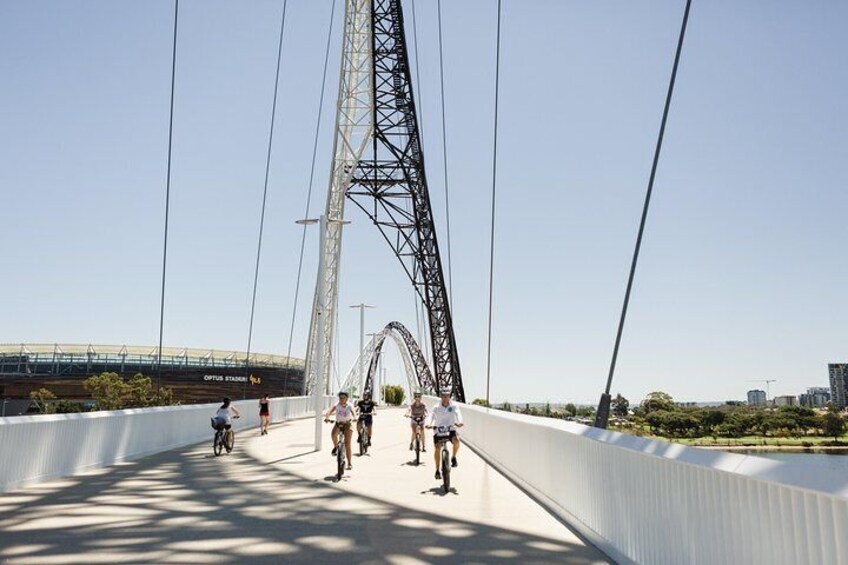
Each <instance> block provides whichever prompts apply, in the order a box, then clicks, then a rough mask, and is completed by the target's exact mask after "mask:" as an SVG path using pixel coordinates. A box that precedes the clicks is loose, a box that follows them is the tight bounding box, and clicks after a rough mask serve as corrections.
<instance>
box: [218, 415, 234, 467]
mask: <svg viewBox="0 0 848 565" xmlns="http://www.w3.org/2000/svg"><path fill="white" fill-rule="evenodd" d="M233 418H234V419H235V418H238V416H233ZM212 427H213V428H215V436H214V437H213V438H212V453H214V454H215V457H218V456H219V455H221V453H223V452H224V450H225V449H226V450H227V453H231V452H232V451H233V446H234V445H235V444H236V434H235V432H234V431H233V429H232V428H228V427H227V426H226V424H218V420H217V419H216V418H212Z"/></svg>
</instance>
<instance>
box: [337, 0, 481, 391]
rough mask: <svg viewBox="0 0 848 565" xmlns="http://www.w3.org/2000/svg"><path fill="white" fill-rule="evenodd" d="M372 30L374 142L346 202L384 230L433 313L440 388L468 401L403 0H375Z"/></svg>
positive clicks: (435, 363) (435, 364)
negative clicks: (429, 183)
mask: <svg viewBox="0 0 848 565" xmlns="http://www.w3.org/2000/svg"><path fill="white" fill-rule="evenodd" d="M372 30H373V40H372V41H373V43H372V53H373V62H374V65H373V73H374V78H373V81H372V84H373V88H374V91H373V97H374V120H375V123H374V132H373V139H372V142H371V143H370V144H369V146H368V148H367V149H366V151H365V154H364V155H363V156H362V158H361V159H360V161H359V165H358V167H357V170H356V172H355V174H354V176H353V178H352V183H351V186H350V187H349V188H348V191H347V195H348V196H349V197H350V198H351V200H352V201H353V202H354V203H355V204H356V205H357V206H358V207H359V208H361V209H362V210H363V211H364V212H365V213H366V214H368V216H369V217H370V218H371V220H372V221H373V222H374V224H375V225H377V227H378V228H379V229H380V232H381V233H382V234H383V237H384V238H385V239H386V241H387V242H388V243H389V245H390V246H391V248H392V250H393V251H394V252H395V254H396V255H397V257H398V258H399V259H400V261H401V264H402V265H403V268H404V270H405V271H406V273H407V275H408V276H409V278H410V280H411V281H412V283H413V284H414V286H415V289H416V291H417V292H418V294H419V296H420V297H421V299H422V300H423V301H424V304H425V305H426V306H427V311H428V322H429V323H428V325H429V329H430V341H431V344H432V351H433V368H434V371H435V378H436V383H437V385H438V386H437V387H436V388H442V387H450V388H451V390H452V392H453V396H454V398H457V399H458V400H461V401H464V400H465V391H464V389H463V386H462V375H461V372H460V367H459V356H458V354H457V348H456V338H455V336H454V332H453V323H452V320H451V311H450V304H449V302H448V292H447V286H446V285H445V277H444V271H443V269H442V262H441V258H440V256H439V245H438V241H437V236H436V230H435V225H434V222H433V211H432V208H431V206H430V195H429V192H428V189H427V179H426V176H425V173H424V155H423V152H422V150H421V138H420V133H419V129H418V121H417V117H416V111H415V100H414V97H413V89H412V78H411V72H410V67H409V57H408V53H407V48H406V39H405V35H404V23H403V9H402V7H401V2H400V0H374V2H373V11H372ZM407 333H408V332H407ZM369 373H370V372H369Z"/></svg>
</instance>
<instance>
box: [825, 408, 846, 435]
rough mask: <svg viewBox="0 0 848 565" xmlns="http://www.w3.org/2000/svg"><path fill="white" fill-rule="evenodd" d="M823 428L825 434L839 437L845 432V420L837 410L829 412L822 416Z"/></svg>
mask: <svg viewBox="0 0 848 565" xmlns="http://www.w3.org/2000/svg"><path fill="white" fill-rule="evenodd" d="M821 428H822V431H823V432H824V435H826V436H830V437H832V438H833V439H839V437H840V436H842V435H843V434H844V433H845V420H843V419H842V416H840V415H839V414H837V413H835V412H827V413H826V414H824V415H823V416H822V422H821Z"/></svg>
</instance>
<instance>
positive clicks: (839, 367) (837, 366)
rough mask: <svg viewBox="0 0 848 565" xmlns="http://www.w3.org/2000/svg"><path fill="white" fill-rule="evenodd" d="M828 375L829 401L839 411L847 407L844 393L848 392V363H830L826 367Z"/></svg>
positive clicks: (847, 401)
mask: <svg viewBox="0 0 848 565" xmlns="http://www.w3.org/2000/svg"><path fill="white" fill-rule="evenodd" d="M827 372H828V374H829V375H830V399H831V401H832V402H833V403H834V404H835V405H836V407H837V408H838V409H840V410H843V409H844V408H845V406H846V405H848V398H846V396H845V393H846V390H848V382H847V381H848V363H830V364H829V365H828V366H827Z"/></svg>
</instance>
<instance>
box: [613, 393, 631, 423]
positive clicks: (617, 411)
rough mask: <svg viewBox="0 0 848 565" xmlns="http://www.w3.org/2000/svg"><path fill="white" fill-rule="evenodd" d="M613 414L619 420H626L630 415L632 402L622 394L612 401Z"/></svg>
mask: <svg viewBox="0 0 848 565" xmlns="http://www.w3.org/2000/svg"><path fill="white" fill-rule="evenodd" d="M612 413H613V415H614V416H618V417H619V418H626V417H627V415H628V414H629V413H630V401H629V400H627V399H626V398H624V397H623V396H621V393H619V394H617V395H615V398H613V399H612Z"/></svg>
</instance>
